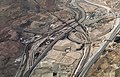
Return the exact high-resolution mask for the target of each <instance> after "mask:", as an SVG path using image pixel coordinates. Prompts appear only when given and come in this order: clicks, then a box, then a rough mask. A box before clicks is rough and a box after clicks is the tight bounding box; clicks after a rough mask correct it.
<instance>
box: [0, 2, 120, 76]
mask: <svg viewBox="0 0 120 77" xmlns="http://www.w3.org/2000/svg"><path fill="white" fill-rule="evenodd" d="M38 1H39V2H40V4H41V6H43V7H44V8H46V10H48V11H52V12H54V11H56V12H55V13H56V15H58V16H60V17H61V18H62V19H64V20H67V19H69V18H70V14H69V13H68V12H67V11H65V10H60V11H59V8H58V7H57V6H56V5H55V3H54V0H38ZM112 1H113V2H114V0H112ZM95 2H102V1H101V0H96V1H95ZM101 4H104V5H108V6H110V7H112V6H111V4H112V2H111V1H110V0H104V1H103V3H101ZM81 5H82V6H83V7H85V8H86V7H87V5H83V4H82V3H81ZM91 7H92V8H90V9H91V10H93V8H95V7H93V6H91ZM90 9H88V8H86V9H85V10H90ZM114 10H115V11H118V9H117V10H116V8H114ZM30 21H42V22H47V23H48V24H49V23H55V22H56V21H58V20H57V19H56V18H55V17H52V16H50V15H49V14H48V13H45V11H44V10H41V9H40V8H39V7H37V5H36V4H34V3H33V2H32V0H9V1H8V0H0V77H14V75H15V73H16V70H17V69H18V66H19V62H15V60H16V59H17V58H19V56H21V54H22V52H23V48H24V44H22V43H21V42H20V35H21V34H22V30H23V28H25V27H28V25H30ZM26 22H27V23H26ZM21 24H22V25H21ZM107 25H109V24H107ZM21 26H22V28H21ZM34 27H35V26H34ZM35 28H36V27H35ZM36 31H37V30H36ZM41 32H43V31H41ZM43 33H44V32H43ZM118 35H119V34H118ZM118 41H120V40H118ZM119 56H120V43H119V42H118V43H116V42H113V43H112V44H110V46H108V48H106V50H105V51H104V53H103V54H102V55H101V57H100V59H98V61H96V63H95V64H94V65H93V66H92V68H91V69H90V70H89V72H88V75H87V77H120V75H118V74H119V73H118V71H119V68H120V57H119Z"/></svg>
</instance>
